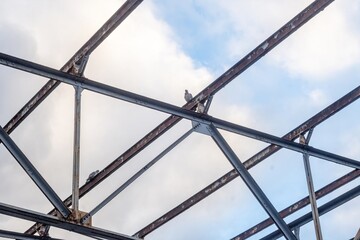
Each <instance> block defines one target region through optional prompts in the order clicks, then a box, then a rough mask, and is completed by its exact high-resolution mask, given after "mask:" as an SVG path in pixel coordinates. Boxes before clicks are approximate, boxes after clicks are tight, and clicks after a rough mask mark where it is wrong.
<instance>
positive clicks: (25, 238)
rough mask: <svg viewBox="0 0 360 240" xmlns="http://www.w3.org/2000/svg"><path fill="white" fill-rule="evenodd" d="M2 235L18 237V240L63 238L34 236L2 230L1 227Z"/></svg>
mask: <svg viewBox="0 0 360 240" xmlns="http://www.w3.org/2000/svg"><path fill="white" fill-rule="evenodd" d="M0 237H2V238H10V239H17V240H62V239H59V238H52V237H49V236H33V235H30V234H24V233H18V232H13V231H7V230H1V229H0Z"/></svg>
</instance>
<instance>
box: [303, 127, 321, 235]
mask: <svg viewBox="0 0 360 240" xmlns="http://www.w3.org/2000/svg"><path fill="white" fill-rule="evenodd" d="M312 133H313V128H312V129H310V131H309V133H308V135H307V137H306V138H305V137H304V135H300V138H299V139H300V143H301V144H306V145H308V144H309V141H310V138H311V135H312ZM303 160H304V168H305V175H306V183H307V186H308V191H309V198H310V205H311V210H312V211H311V212H312V214H313V219H314V227H315V234H316V239H317V240H322V239H323V237H322V233H321V225H320V218H319V212H318V208H317V204H316V196H315V190H314V183H313V179H312V175H311V167H310V161H309V154H306V153H304V154H303Z"/></svg>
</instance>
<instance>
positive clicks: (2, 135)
mask: <svg viewBox="0 0 360 240" xmlns="http://www.w3.org/2000/svg"><path fill="white" fill-rule="evenodd" d="M0 140H1V141H2V142H3V144H4V145H5V147H6V148H7V150H8V151H9V152H10V153H11V155H12V156H13V157H14V158H15V159H16V161H17V162H18V163H19V164H20V166H21V167H22V168H23V169H24V171H25V172H26V173H27V175H29V177H30V178H31V180H33V182H34V183H35V184H36V186H38V188H39V189H40V190H41V192H42V193H43V194H44V195H45V196H46V198H47V199H48V200H49V201H50V202H51V204H52V205H53V206H54V207H55V208H56V209H57V210H58V211H59V212H60V213H61V215H63V216H64V217H65V218H66V217H68V216H69V215H70V210H69V209H68V208H67V207H66V206H65V204H64V203H63V202H62V201H61V199H60V197H59V196H58V195H57V194H56V193H55V191H54V190H53V189H52V188H51V187H50V185H49V184H48V183H47V182H46V180H45V179H44V178H43V177H42V176H41V174H40V173H39V172H38V171H37V170H36V168H35V167H34V165H32V163H31V162H30V161H29V159H28V158H27V157H26V156H25V154H24V153H23V152H22V151H21V150H20V148H19V147H18V146H17V145H16V144H15V142H14V141H13V140H12V139H11V138H10V137H9V135H7V134H6V132H5V131H4V129H3V128H2V127H1V126H0Z"/></svg>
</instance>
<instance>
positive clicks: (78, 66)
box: [70, 55, 89, 77]
mask: <svg viewBox="0 0 360 240" xmlns="http://www.w3.org/2000/svg"><path fill="white" fill-rule="evenodd" d="M88 60H89V55H84V56H83V57H82V58H80V59H79V60H77V61H74V62H73V65H72V67H71V70H70V73H72V74H73V75H76V76H80V77H83V76H84V72H85V67H86V65H87V62H88Z"/></svg>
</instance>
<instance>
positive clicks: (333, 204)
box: [261, 186, 360, 240]
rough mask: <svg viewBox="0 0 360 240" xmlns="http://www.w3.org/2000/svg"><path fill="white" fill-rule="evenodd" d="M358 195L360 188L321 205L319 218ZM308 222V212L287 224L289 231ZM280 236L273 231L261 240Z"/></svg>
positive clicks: (309, 215)
mask: <svg viewBox="0 0 360 240" xmlns="http://www.w3.org/2000/svg"><path fill="white" fill-rule="evenodd" d="M359 195H360V186H357V187H355V188H353V189H351V190H349V191H347V192H346V193H344V194H342V195H340V196H338V197H336V198H334V199H333V200H331V201H329V202H327V203H325V204H324V205H322V206H321V207H319V214H320V216H321V215H323V214H325V213H328V212H330V211H331V210H333V209H335V208H337V207H339V206H341V205H342V204H344V203H346V202H348V201H350V200H352V199H354V198H356V197H357V196H359ZM310 221H312V213H311V212H309V213H307V214H305V215H303V216H301V217H300V218H298V219H296V220H294V221H292V222H291V223H289V224H288V226H289V227H290V228H291V229H294V228H297V227H301V226H303V225H305V224H307V223H309V222H310ZM281 236H282V234H281V232H280V231H279V230H277V231H274V232H272V233H270V234H269V235H267V236H265V237H263V238H261V240H274V239H277V238H279V237H281Z"/></svg>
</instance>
